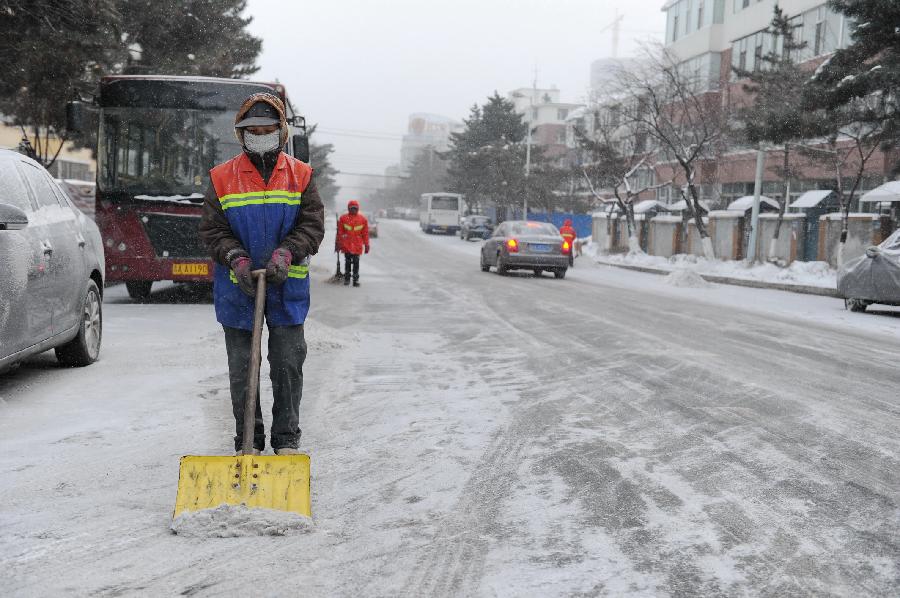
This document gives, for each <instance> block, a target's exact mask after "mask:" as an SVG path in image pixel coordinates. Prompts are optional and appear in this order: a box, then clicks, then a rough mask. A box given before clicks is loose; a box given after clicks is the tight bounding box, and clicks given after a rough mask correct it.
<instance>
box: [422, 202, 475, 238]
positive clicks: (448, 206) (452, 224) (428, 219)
mask: <svg viewBox="0 0 900 598" xmlns="http://www.w3.org/2000/svg"><path fill="white" fill-rule="evenodd" d="M463 208H464V206H463V196H462V195H460V194H458V193H423V194H422V196H421V197H420V198H419V226H420V227H421V228H422V230H423V231H425V232H426V233H429V234H431V233H450V234H454V235H455V234H456V233H457V232H459V217H460V216H461V215H462V212H463Z"/></svg>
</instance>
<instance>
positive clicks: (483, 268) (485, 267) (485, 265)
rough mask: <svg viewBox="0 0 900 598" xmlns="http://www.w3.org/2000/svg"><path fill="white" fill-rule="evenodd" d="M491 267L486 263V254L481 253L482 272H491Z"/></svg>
mask: <svg viewBox="0 0 900 598" xmlns="http://www.w3.org/2000/svg"><path fill="white" fill-rule="evenodd" d="M490 270H491V266H490V264H488V263H487V262H486V261H484V252H483V251H482V252H481V271H482V272H490Z"/></svg>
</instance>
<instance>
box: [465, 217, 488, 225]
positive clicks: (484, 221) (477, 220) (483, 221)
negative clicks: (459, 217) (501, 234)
mask: <svg viewBox="0 0 900 598" xmlns="http://www.w3.org/2000/svg"><path fill="white" fill-rule="evenodd" d="M490 221H491V219H490V218H488V217H487V216H471V217H470V218H469V222H471V223H472V224H487V223H489V222H490Z"/></svg>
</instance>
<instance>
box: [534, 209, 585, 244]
mask: <svg viewBox="0 0 900 598" xmlns="http://www.w3.org/2000/svg"><path fill="white" fill-rule="evenodd" d="M528 219H529V220H537V221H538V222H549V223H551V224H552V225H553V226H555V227H556V228H559V227H561V226H562V225H563V222H565V221H566V220H571V221H572V226H573V227H575V234H577V235H578V238H583V237H590V236H591V235H592V234H593V223H592V219H591V215H590V214H563V213H560V212H554V213H552V214H547V213H541V214H536V213H534V212H529V213H528Z"/></svg>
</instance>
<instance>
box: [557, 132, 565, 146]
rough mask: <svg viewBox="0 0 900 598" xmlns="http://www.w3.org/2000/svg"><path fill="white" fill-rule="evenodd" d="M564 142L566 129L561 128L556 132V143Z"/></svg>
mask: <svg viewBox="0 0 900 598" xmlns="http://www.w3.org/2000/svg"><path fill="white" fill-rule="evenodd" d="M565 142H566V130H565V129H561V130H559V131H557V132H556V143H559V144H564V143H565Z"/></svg>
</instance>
